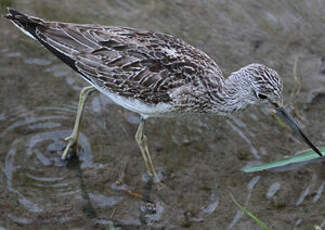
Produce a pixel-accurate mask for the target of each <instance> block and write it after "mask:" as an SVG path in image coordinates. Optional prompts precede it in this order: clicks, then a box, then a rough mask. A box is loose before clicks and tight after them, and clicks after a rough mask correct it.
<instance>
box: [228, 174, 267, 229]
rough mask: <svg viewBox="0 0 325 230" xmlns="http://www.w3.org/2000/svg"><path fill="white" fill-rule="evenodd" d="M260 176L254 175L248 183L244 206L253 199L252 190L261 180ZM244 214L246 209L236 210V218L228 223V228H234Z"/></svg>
mask: <svg viewBox="0 0 325 230" xmlns="http://www.w3.org/2000/svg"><path fill="white" fill-rule="evenodd" d="M260 178H261V177H260V176H256V177H253V178H252V179H251V180H250V181H249V183H248V185H247V190H248V192H247V195H246V200H245V202H243V204H242V206H243V207H247V205H248V202H249V200H250V199H251V196H252V192H253V189H254V187H255V185H256V184H257V182H258V181H259V180H260ZM243 215H244V211H242V210H238V211H237V212H236V215H235V216H234V218H233V219H232V222H231V223H230V224H229V225H228V227H227V229H232V228H233V227H234V226H235V225H236V224H237V223H238V221H239V220H240V218H241V217H242V216H243Z"/></svg>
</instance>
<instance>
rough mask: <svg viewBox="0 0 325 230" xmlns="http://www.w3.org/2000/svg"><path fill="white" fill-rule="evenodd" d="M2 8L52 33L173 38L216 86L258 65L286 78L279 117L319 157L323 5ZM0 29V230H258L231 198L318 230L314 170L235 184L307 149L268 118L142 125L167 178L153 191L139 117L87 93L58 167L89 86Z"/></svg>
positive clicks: (324, 222)
mask: <svg viewBox="0 0 325 230" xmlns="http://www.w3.org/2000/svg"><path fill="white" fill-rule="evenodd" d="M9 2H10V1H8V3H9ZM11 4H12V7H14V8H16V9H18V10H21V11H23V12H26V13H30V14H33V15H36V16H39V17H44V18H48V19H52V20H61V21H69V22H79V23H100V24H110V25H121V26H130V27H138V28H146V29H150V30H156V31H162V32H167V33H170V34H174V35H176V36H178V37H180V38H182V39H184V40H185V41H187V42H189V43H191V44H193V45H194V46H196V47H199V48H200V49H202V50H204V51H205V52H207V53H208V54H209V55H210V56H211V57H213V58H214V59H215V60H216V61H217V63H218V64H220V66H221V67H222V68H223V71H224V72H225V75H228V74H229V73H230V72H232V71H234V70H236V69H238V68H240V67H241V66H244V65H246V64H249V63H253V62H258V63H264V64H267V65H269V66H271V67H272V68H274V69H276V70H277V71H278V72H279V73H280V75H281V76H282V78H283V81H284V94H285V104H286V105H287V107H288V108H289V110H291V112H292V114H293V115H294V116H295V117H296V119H297V120H299V123H300V126H301V127H303V129H304V131H306V133H308V135H309V136H310V138H311V139H312V140H313V142H314V143H315V144H316V145H318V146H324V145H325V141H324V140H325V120H324V118H325V109H324V108H325V56H324V50H325V30H324V24H325V16H324V15H325V12H324V11H325V3H324V1H321V0H318V1H317V0H304V1H299V2H297V1H266V0H264V1H258V2H256V1H249V0H243V1H238V2H234V1H231V2H230V1H211V0H204V1H194V0H186V1H185V0H183V1H181V0H176V1H175V0H173V1H172V0H165V1H153V0H132V1H131V0H128V1H118V0H111V1H105V0H94V1H86V0H78V1H77V0H73V1H66V2H63V1H60V3H59V4H58V3H57V2H55V1H49V0H46V1H45V0H44V1H36V0H24V1H12V3H11ZM0 26H1V30H0V41H1V42H0V54H1V59H0V69H1V71H0V140H1V141H0V153H1V154H0V169H1V170H0V182H1V183H0V229H58V228H64V229H95V228H96V229H97V228H98V229H109V226H111V224H113V225H114V226H115V229H250V230H251V229H259V227H258V226H257V224H256V223H254V222H253V221H252V220H251V219H249V218H248V217H246V216H245V215H244V214H243V213H242V212H241V211H240V210H238V208H237V207H236V206H235V205H234V204H233V203H232V201H231V197H230V194H233V196H234V197H235V198H236V199H237V201H238V202H239V203H241V204H242V205H244V206H245V207H247V208H248V209H249V210H250V211H251V212H253V213H255V214H256V215H257V216H258V217H259V218H260V219H261V220H263V221H264V222H265V223H266V224H267V225H268V226H270V227H271V228H272V229H312V227H313V226H314V225H320V226H322V227H325V213H324V209H325V195H324V191H323V190H324V185H325V175H324V173H323V172H324V170H323V167H324V163H323V162H321V161H316V162H313V163H308V164H303V165H295V166H290V167H286V168H282V169H278V170H273V171H266V172H260V173H251V174H246V173H244V172H242V171H241V169H242V168H243V167H245V166H247V165H253V164H257V163H262V162H269V161H271V160H275V159H281V158H283V157H284V156H288V155H293V154H294V153H295V152H298V151H300V150H303V149H305V148H306V146H305V144H304V143H302V142H301V141H300V140H299V139H298V137H297V136H296V135H295V134H293V133H292V132H291V130H289V129H288V128H285V127H281V126H280V125H279V124H278V122H277V121H276V120H274V119H272V117H271V116H270V110H268V109H267V108H263V107H252V108H249V109H248V110H246V111H245V112H243V113H241V114H237V115H233V116H231V117H229V118H227V119H226V118H223V117H213V116H209V117H204V116H199V117H180V118H175V119H174V118H173V119H151V120H148V122H147V123H146V128H145V132H146V134H147V136H148V137H149V144H150V149H151V152H152V156H153V160H154V162H155V165H156V167H157V168H158V170H159V171H160V172H161V173H162V174H163V175H164V179H165V181H164V184H165V187H164V188H163V189H161V190H157V187H156V186H154V185H151V184H150V183H148V181H147V177H146V174H145V166H144V163H143V161H142V158H141V154H140V152H139V150H138V147H137V145H136V142H135V140H134V134H135V132H136V129H137V124H138V123H139V118H138V116H137V115H136V114H133V113H131V112H128V111H125V110H124V109H123V108H121V107H119V106H116V105H114V104H113V103H112V102H111V101H110V100H109V99H108V98H106V97H105V96H103V95H100V94H99V93H97V94H96V93H95V94H94V95H92V96H91V98H90V100H89V102H88V104H87V109H86V112H85V116H84V119H83V122H82V130H81V136H80V143H79V151H78V156H79V158H78V160H77V159H75V160H73V161H71V162H69V163H67V162H63V161H61V160H60V154H61V153H62V150H63V149H64V146H65V142H64V138H65V137H66V136H68V135H70V133H71V131H72V128H73V122H74V116H75V114H76V108H77V102H78V96H79V91H80V90H81V89H82V87H84V86H87V84H86V83H85V82H84V81H83V80H82V79H81V78H80V77H79V76H78V75H77V74H75V73H74V72H73V71H72V70H70V69H69V68H68V67H66V66H65V65H64V64H62V63H61V62H60V61H58V60H57V59H56V58H55V57H54V56H53V55H51V54H50V53H49V52H48V51H46V50H45V49H44V48H41V47H40V46H39V44H37V43H36V42H35V41H33V40H31V39H29V38H28V37H26V36H24V35H23V34H22V33H21V32H20V31H18V30H17V29H16V28H15V27H14V26H12V25H11V24H10V23H8V22H7V21H6V20H5V19H1V20H0ZM295 64H296V66H297V68H296V73H297V76H298V78H299V81H295V80H294V78H293V75H294V74H293V73H294V72H295V71H294V66H295ZM297 82H299V83H300V84H301V90H300V91H298V92H296V89H297V87H298V85H299V83H297Z"/></svg>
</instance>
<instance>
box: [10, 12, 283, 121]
mask: <svg viewBox="0 0 325 230" xmlns="http://www.w3.org/2000/svg"><path fill="white" fill-rule="evenodd" d="M7 17H8V18H9V19H11V20H12V21H13V22H14V23H15V24H16V25H17V26H18V27H20V28H21V29H23V30H25V32H27V33H29V34H30V35H31V37H34V38H35V39H37V40H38V41H39V42H41V43H42V44H43V45H44V46H45V47H46V48H48V49H49V50H50V51H51V52H53V53H54V54H56V55H57V56H58V57H59V58H60V59H61V60H63V61H64V62H65V63H66V64H68V65H69V66H70V67H72V68H73V69H74V70H76V71H77V72H78V73H80V74H81V75H82V76H83V78H85V79H86V80H87V81H88V82H89V83H90V84H92V85H93V86H94V87H95V88H97V89H98V90H100V91H101V92H103V93H105V94H106V95H108V96H109V97H111V98H112V97H114V96H117V97H118V98H119V99H118V100H117V99H116V100H115V102H117V103H119V104H121V105H122V106H124V102H122V101H123V100H124V99H125V100H129V101H128V104H132V103H134V104H135V103H140V104H141V105H143V106H147V105H148V106H149V107H150V108H155V109H147V110H145V111H144V110H143V111H142V109H141V108H140V107H141V106H136V107H139V109H133V107H132V106H124V107H126V108H128V109H130V110H133V111H135V112H138V113H141V114H143V115H146V116H163V115H165V114H177V113H217V114H220V115H224V114H228V113H231V112H234V111H238V110H241V109H243V108H245V107H246V106H247V105H248V104H254V103H260V102H263V100H261V99H260V98H258V95H259V94H263V95H266V96H267V97H268V98H271V99H274V100H275V101H278V100H280V98H281V91H282V84H281V80H280V78H279V77H278V74H277V73H276V72H275V71H274V70H272V69H270V68H268V67H266V66H265V65H261V64H251V65H249V66H246V67H244V68H242V69H240V70H239V71H237V72H234V73H232V74H231V75H230V76H229V77H228V78H227V79H225V78H224V77H223V74H222V71H221V70H220V68H219V67H218V65H217V64H216V63H215V61H214V60H212V59H211V58H210V57H209V56H208V55H207V54H205V53H204V52H202V51H200V50H198V49H196V48H194V47H193V46H191V45H189V44H187V43H186V42H184V41H182V40H180V39H177V38H175V37H173V36H171V35H168V34H163V33H156V32H149V31H144V30H138V29H133V28H125V27H112V26H101V25H78V24H71V23H60V22H50V21H45V20H43V19H39V18H36V17H32V16H27V15H23V14H20V13H18V12H16V11H13V10H12V11H11V14H10V15H8V16H7ZM158 107H160V108H161V109H156V108H158Z"/></svg>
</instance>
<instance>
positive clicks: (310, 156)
mask: <svg viewBox="0 0 325 230" xmlns="http://www.w3.org/2000/svg"><path fill="white" fill-rule="evenodd" d="M320 151H321V152H322V154H323V155H324V156H325V147H323V148H320ZM316 158H320V156H319V155H318V154H317V153H315V152H314V151H313V150H306V151H304V152H302V153H300V154H297V155H294V156H292V157H288V158H284V159H282V160H278V161H273V162H270V163H266V164H262V165H257V166H252V167H247V168H244V169H243V171H244V172H247V173H250V172H258V171H262V170H266V169H272V168H276V167H282V166H286V165H289V164H294V163H302V162H306V161H310V160H314V159H316Z"/></svg>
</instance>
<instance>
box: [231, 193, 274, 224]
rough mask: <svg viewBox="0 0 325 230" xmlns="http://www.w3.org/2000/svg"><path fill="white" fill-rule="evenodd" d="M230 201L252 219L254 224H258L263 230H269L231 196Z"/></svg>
mask: <svg viewBox="0 0 325 230" xmlns="http://www.w3.org/2000/svg"><path fill="white" fill-rule="evenodd" d="M231 199H232V201H233V202H234V203H235V205H237V207H238V208H240V209H241V210H242V211H243V212H244V213H245V214H246V215H247V216H249V217H250V218H252V219H253V220H254V221H255V222H256V223H258V224H259V225H260V226H261V227H262V228H263V229H264V230H271V229H270V228H269V227H267V226H266V225H265V224H264V223H263V222H262V221H260V220H259V219H258V218H257V217H256V216H254V215H253V213H251V212H250V211H248V210H247V209H246V208H244V207H243V206H241V205H240V204H239V203H238V202H237V201H236V199H235V198H234V196H233V195H231Z"/></svg>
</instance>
